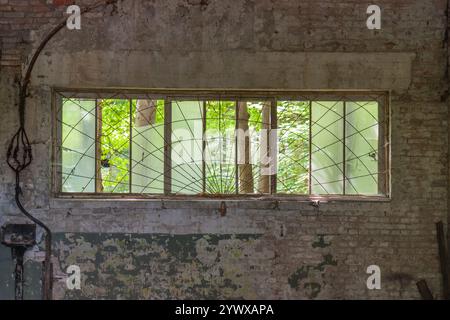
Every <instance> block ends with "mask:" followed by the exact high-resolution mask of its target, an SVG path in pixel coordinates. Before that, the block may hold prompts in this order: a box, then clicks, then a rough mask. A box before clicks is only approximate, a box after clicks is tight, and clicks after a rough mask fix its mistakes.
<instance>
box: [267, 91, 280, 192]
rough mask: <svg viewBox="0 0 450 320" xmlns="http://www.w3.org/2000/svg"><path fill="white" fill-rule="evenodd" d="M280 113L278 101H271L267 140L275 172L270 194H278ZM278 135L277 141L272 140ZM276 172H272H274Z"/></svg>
mask: <svg viewBox="0 0 450 320" xmlns="http://www.w3.org/2000/svg"><path fill="white" fill-rule="evenodd" d="M277 129H278V112H277V100H275V99H274V100H272V101H271V108H270V130H269V135H268V139H267V152H268V153H269V154H268V159H270V160H269V170H270V171H271V172H273V173H272V174H271V176H270V194H275V193H277V172H278V133H277V131H276V130H277ZM274 132H275V133H276V137H277V139H274V140H275V141H273V140H272V135H273V134H274ZM272 143H275V146H272ZM271 166H275V168H273V167H271ZM274 169H275V171H272V170H274Z"/></svg>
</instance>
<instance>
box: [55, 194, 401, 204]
mask: <svg viewBox="0 0 450 320" xmlns="http://www.w3.org/2000/svg"><path fill="white" fill-rule="evenodd" d="M52 199H53V200H74V201H76V200H80V201H100V202H104V201H111V200H112V201H120V202H134V201H139V202H160V201H164V202H181V201H182V202H186V201H188V202H197V201H209V202H222V201H224V202H235V201H239V202H244V201H245V202H255V201H264V202H277V201H278V202H305V203H317V202H319V203H328V202H391V200H392V198H391V197H389V196H382V195H380V196H362V195H354V196H352V195H326V196H307V195H305V196H302V195H229V196H228V195H209V196H208V195H171V196H165V195H144V194H128V193H127V194H93V193H84V194H83V193H57V194H54V196H53V198H52Z"/></svg>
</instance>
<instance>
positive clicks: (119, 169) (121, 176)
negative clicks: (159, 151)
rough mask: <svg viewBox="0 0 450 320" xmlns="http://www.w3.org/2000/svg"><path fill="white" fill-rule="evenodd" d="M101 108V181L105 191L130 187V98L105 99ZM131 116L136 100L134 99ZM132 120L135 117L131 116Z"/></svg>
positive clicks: (123, 189) (115, 190) (120, 190)
mask: <svg viewBox="0 0 450 320" xmlns="http://www.w3.org/2000/svg"><path fill="white" fill-rule="evenodd" d="M99 103H100V105H101V108H102V135H101V146H102V158H101V159H102V182H103V188H104V190H103V191H104V192H117V193H120V192H128V191H129V179H130V177H129V174H128V172H129V165H130V163H129V162H130V161H129V157H130V101H129V100H118V99H106V100H101V101H100V102H99ZM132 109H133V112H132V114H133V118H134V113H135V112H134V111H135V110H136V102H135V101H133V105H132ZM131 120H134V119H131Z"/></svg>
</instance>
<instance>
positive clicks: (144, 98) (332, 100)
mask: <svg viewBox="0 0 450 320" xmlns="http://www.w3.org/2000/svg"><path fill="white" fill-rule="evenodd" d="M54 96H55V99H54V101H55V120H56V121H55V124H56V125H55V139H54V141H55V157H56V160H57V161H56V163H57V165H56V166H55V170H54V177H55V186H56V190H55V191H56V192H57V193H58V194H72V195H73V194H79V195H83V194H103V195H122V196H126V195H130V194H133V195H146V196H152V195H153V196H162V195H164V196H176V195H184V196H186V195H197V196H198V195H203V196H223V197H225V196H237V195H271V196H274V195H276V196H289V195H290V196H293V195H297V196H301V195H309V196H311V195H335V196H388V195H389V108H388V94H387V93H385V92H360V91H358V92H340V91H336V92H309V93H307V92H294V91H288V92H284V91H269V92H259V91H258V92H257V91H250V90H249V91H196V90H167V91H164V90H159V91H158V90H150V91H147V92H138V91H134V90H122V91H118V92H113V93H110V92H108V91H105V90H99V91H96V92H95V93H93V92H81V91H77V92H64V91H56V92H55V95H54Z"/></svg>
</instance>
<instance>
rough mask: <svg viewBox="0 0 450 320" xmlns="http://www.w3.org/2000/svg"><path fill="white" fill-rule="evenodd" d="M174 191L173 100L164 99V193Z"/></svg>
mask: <svg viewBox="0 0 450 320" xmlns="http://www.w3.org/2000/svg"><path fill="white" fill-rule="evenodd" d="M171 193H172V100H170V99H166V100H165V101H164V194H166V195H169V194H171Z"/></svg>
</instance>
